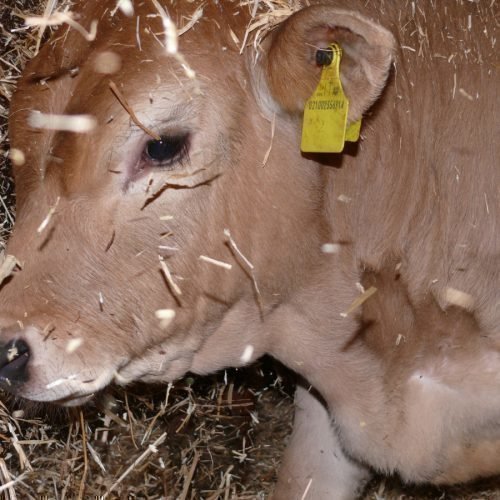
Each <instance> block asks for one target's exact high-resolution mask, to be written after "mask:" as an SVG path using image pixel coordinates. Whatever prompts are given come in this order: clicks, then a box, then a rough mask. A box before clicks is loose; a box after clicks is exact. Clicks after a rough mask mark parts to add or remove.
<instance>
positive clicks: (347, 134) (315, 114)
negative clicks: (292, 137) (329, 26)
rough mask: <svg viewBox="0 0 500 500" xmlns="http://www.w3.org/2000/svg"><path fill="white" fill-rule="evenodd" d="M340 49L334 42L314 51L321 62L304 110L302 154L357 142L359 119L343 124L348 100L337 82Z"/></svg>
mask: <svg viewBox="0 0 500 500" xmlns="http://www.w3.org/2000/svg"><path fill="white" fill-rule="evenodd" d="M341 58H342V49H341V48H340V46H339V45H338V44H336V43H332V44H330V47H329V48H328V49H326V50H318V51H317V52H316V61H317V62H318V64H321V65H323V69H322V72H321V78H320V81H319V84H318V86H317V87H316V90H315V91H314V93H313V95H312V96H311V97H310V98H309V99H308V100H307V102H306V106H305V109H304V121H303V126H302V143H301V150H302V151H303V152H305V153H340V152H341V151H342V150H343V149H344V142H345V141H357V140H358V138H359V129H360V126H361V120H358V121H357V122H354V123H351V124H350V125H349V126H347V114H348V111H349V101H348V99H347V97H346V95H345V94H344V90H343V89H342V83H341V81H340V60H341Z"/></svg>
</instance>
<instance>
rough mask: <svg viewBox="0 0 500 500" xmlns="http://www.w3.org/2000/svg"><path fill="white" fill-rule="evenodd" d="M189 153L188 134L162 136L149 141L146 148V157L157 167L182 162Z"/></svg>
mask: <svg viewBox="0 0 500 500" xmlns="http://www.w3.org/2000/svg"><path fill="white" fill-rule="evenodd" d="M187 155H188V136H187V135H185V134H183V135H177V136H164V135H162V136H161V139H160V140H159V141H158V140H151V141H148V143H147V144H146V147H145V149H144V154H143V156H144V159H145V160H146V161H148V162H149V163H151V164H153V165H154V166H157V167H170V166H172V165H173V164H174V163H179V162H182V161H183V160H184V159H186V157H187Z"/></svg>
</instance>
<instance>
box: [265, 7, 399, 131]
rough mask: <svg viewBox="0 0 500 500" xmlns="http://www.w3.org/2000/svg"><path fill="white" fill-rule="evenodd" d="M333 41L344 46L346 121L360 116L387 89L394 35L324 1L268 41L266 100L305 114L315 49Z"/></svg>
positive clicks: (314, 75)
mask: <svg viewBox="0 0 500 500" xmlns="http://www.w3.org/2000/svg"><path fill="white" fill-rule="evenodd" d="M332 42H336V43H337V44H338V45H340V46H341V48H342V49H343V56H342V59H341V63H340V75H341V81H342V86H343V88H344V92H345V94H346V95H347V98H348V99H349V116H348V119H349V121H354V120H357V119H359V118H360V117H361V115H362V113H363V112H364V111H366V109H367V108H368V107H369V106H370V105H371V104H373V102H374V101H375V99H376V98H377V97H378V96H379V94H380V92H381V90H382V88H383V87H384V84H385V81H386V78H387V75H388V72H389V68H390V65H391V62H392V55H393V50H394V43H395V42H394V38H393V36H392V35H391V33H389V32H388V31H387V30H386V29H384V28H383V27H382V26H380V25H378V24H377V23H375V22H373V21H371V20H369V19H367V18H365V17H364V16H362V15H361V14H358V13H357V12H349V11H345V10H338V9H335V8H332V7H329V6H324V5H320V6H313V7H308V8H305V9H303V10H301V11H299V12H297V13H295V14H293V15H292V16H290V17H289V18H288V19H287V20H286V21H285V22H283V23H282V24H281V25H280V26H279V27H278V28H277V29H276V30H275V31H274V32H273V33H272V34H271V35H270V36H269V37H268V38H267V39H266V40H265V41H264V44H263V48H264V54H263V56H264V57H263V58H262V60H261V61H260V64H261V66H260V70H261V77H263V79H264V82H261V83H265V85H261V86H260V87H261V88H260V92H268V93H270V94H271V95H270V96H269V95H268V96H261V97H262V98H263V101H264V102H265V101H267V99H266V97H267V98H269V97H271V98H272V99H273V101H274V102H275V103H276V104H277V105H278V106H279V107H280V108H281V109H282V110H284V111H286V112H289V113H296V112H302V111H303V109H304V105H305V101H306V100H307V99H308V98H309V97H310V96H311V95H312V93H313V91H314V89H315V88H316V86H317V85H318V82H319V78H320V73H321V66H319V65H318V64H317V63H316V52H317V51H318V49H325V48H327V47H328V46H329V44H330V43H332ZM262 87H264V88H262Z"/></svg>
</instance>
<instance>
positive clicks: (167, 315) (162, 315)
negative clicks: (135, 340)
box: [155, 309, 175, 330]
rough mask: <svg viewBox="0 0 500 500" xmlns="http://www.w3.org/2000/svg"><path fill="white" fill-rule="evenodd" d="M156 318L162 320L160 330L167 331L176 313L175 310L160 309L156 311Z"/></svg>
mask: <svg viewBox="0 0 500 500" xmlns="http://www.w3.org/2000/svg"><path fill="white" fill-rule="evenodd" d="M155 316H156V318H157V319H159V320H160V328H161V329H162V330H165V328H167V326H168V325H170V323H171V322H172V320H173V319H174V318H175V311H174V310H173V309H158V310H157V311H155Z"/></svg>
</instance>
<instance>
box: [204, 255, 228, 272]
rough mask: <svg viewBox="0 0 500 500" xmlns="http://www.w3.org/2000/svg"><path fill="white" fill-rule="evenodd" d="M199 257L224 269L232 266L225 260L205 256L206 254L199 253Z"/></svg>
mask: <svg viewBox="0 0 500 500" xmlns="http://www.w3.org/2000/svg"><path fill="white" fill-rule="evenodd" d="M199 259H200V260H202V261H203V262H208V263H209V264H213V265H214V266H219V267H222V268H224V269H228V270H230V269H232V268H233V266H232V265H231V264H228V263H227V262H222V261H221V260H217V259H212V258H211V257H207V256H206V255H200V257H199Z"/></svg>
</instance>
